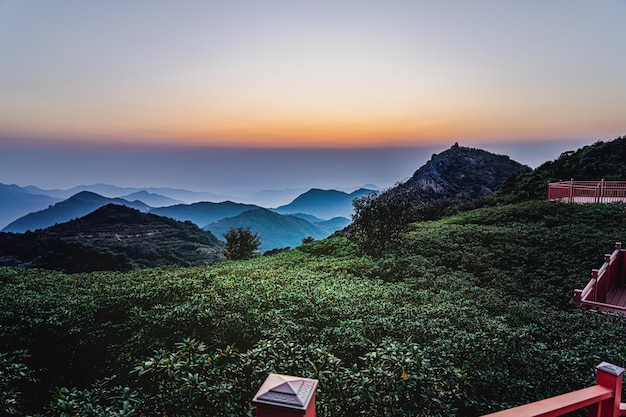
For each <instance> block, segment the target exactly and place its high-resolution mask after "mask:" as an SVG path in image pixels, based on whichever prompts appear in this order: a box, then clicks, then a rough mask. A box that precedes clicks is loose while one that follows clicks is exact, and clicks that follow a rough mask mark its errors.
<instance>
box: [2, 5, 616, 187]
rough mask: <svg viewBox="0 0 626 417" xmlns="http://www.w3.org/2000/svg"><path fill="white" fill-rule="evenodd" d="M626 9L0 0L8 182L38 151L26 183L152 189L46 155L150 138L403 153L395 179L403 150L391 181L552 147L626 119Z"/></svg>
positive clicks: (172, 144) (224, 146)
mask: <svg viewBox="0 0 626 417" xmlns="http://www.w3.org/2000/svg"><path fill="white" fill-rule="evenodd" d="M625 21H626V1H623V0H599V1H590V0H580V1H579V0H561V1H556V0H555V1H551V0H541V1H539V0H535V1H533V0H529V1H502V0H492V1H485V0H474V1H445V0H431V1H422V0H407V1H399V0H396V1H381V0H379V1H368V0H344V1H338V0H333V1H325V0H316V1H298V0H290V1H287V0H285V1H274V0H263V1H253V0H249V1H243V0H224V1H209V0H207V1H185V0H183V1H158V0H149V1H148V0H146V1H141V0H134V1H115V0H113V1H97V2H96V1H82V0H76V1H68V0H55V1H34V0H0V182H3V183H8V182H15V183H18V184H21V185H26V182H28V183H33V182H36V181H37V178H38V177H37V176H36V175H35V174H36V173H35V172H32V170H34V169H36V168H35V167H36V166H45V164H46V163H47V164H48V165H50V168H47V169H49V170H51V171H48V172H44V171H43V170H42V172H41V173H40V174H41V175H40V177H39V178H40V182H41V184H34V185H40V186H53V183H55V181H53V180H52V178H55V179H57V181H56V183H59V184H58V185H57V186H61V183H62V184H67V185H68V186H72V185H76V184H79V183H87V182H89V181H90V180H93V181H102V182H106V181H107V180H108V178H110V180H109V182H113V181H115V180H120V179H124V178H126V179H128V175H129V173H131V172H134V173H135V174H136V175H139V177H134V179H135V182H137V183H138V182H141V181H144V182H143V183H142V184H144V185H146V186H153V185H159V184H153V183H147V182H150V177H149V176H148V175H147V174H146V175H145V176H142V174H140V173H141V171H142V170H141V169H138V168H140V167H143V168H145V171H146V172H152V171H151V170H153V169H154V168H155V167H152V166H151V165H150V164H149V162H147V161H148V159H146V160H145V161H144V160H143V159H140V160H137V164H144V165H140V166H138V165H135V166H134V168H135V171H131V170H127V171H124V172H126V174H125V175H126V176H124V175H122V174H121V173H120V174H119V175H117V176H116V175H112V172H109V177H107V176H106V169H105V167H104V166H103V167H99V168H98V169H101V170H104V171H102V173H101V174H100V175H96V171H94V170H95V169H96V165H91V168H92V169H90V164H89V163H88V164H87V166H86V167H84V168H83V169H82V170H78V171H74V178H67V173H66V172H65V171H64V170H63V172H61V171H59V172H58V174H57V173H56V172H55V171H54V165H53V164H52V163H51V162H50V161H49V160H48V161H47V162H46V161H45V157H46V155H48V156H50V155H57V156H56V158H57V159H58V158H61V155H67V158H69V159H68V160H69V162H68V163H70V164H71V163H72V159H71V158H70V157H69V155H73V156H72V158H78V159H80V158H83V159H84V160H90V158H91V159H93V160H96V159H97V158H98V157H104V156H103V155H106V157H107V158H111V159H110V161H114V162H115V161H116V158H117V157H118V156H120V155H121V154H122V153H126V154H127V155H128V152H130V154H132V153H133V152H135V153H137V155H141V154H142V153H141V152H142V150H150V152H152V153H154V154H156V153H158V154H159V155H168V154H169V155H178V156H177V157H176V158H177V160H176V161H174V160H172V161H171V163H172V164H178V165H175V166H179V167H180V172H179V174H180V176H181V178H183V176H182V174H183V173H184V169H185V167H191V165H192V161H191V160H189V161H187V162H186V160H185V156H184V155H196V156H198V155H213V158H214V159H215V161H214V162H213V165H212V166H214V167H216V169H217V167H218V165H219V163H226V162H227V161H226V160H225V159H224V158H226V156H224V155H231V156H230V158H231V159H229V160H228V163H229V164H230V165H228V164H227V166H231V168H232V166H233V164H235V165H236V163H237V161H238V160H243V159H240V158H239V157H237V156H236V155H237V152H235V151H236V150H237V149H239V150H241V152H242V154H241V155H244V154H246V155H248V156H247V157H250V158H253V156H250V155H254V154H255V153H254V152H257V151H258V152H257V153H256V155H258V157H259V158H261V157H264V158H268V159H267V165H268V166H269V167H270V168H271V167H273V168H274V169H276V172H277V173H278V172H280V169H281V167H280V164H281V162H280V161H282V159H280V158H279V155H290V157H289V158H290V160H291V163H292V164H293V161H294V160H295V161H299V163H307V164H309V163H310V164H315V161H314V160H313V159H311V158H312V156H311V157H309V159H307V158H304V157H303V156H302V153H308V154H309V155H314V154H316V152H317V153H319V154H320V155H325V156H323V157H322V161H323V160H326V161H327V158H328V156H329V155H331V154H332V150H333V149H334V150H337V152H339V153H340V154H341V155H343V156H344V157H346V158H349V157H350V152H348V150H354V153H355V157H357V155H365V154H367V152H366V150H368V149H369V150H371V151H372V152H374V151H376V152H381V150H385V152H388V153H393V152H395V153H393V154H394V155H398V156H394V157H392V158H391V161H389V162H385V161H383V160H381V161H379V163H380V164H381V165H385V164H388V165H389V169H390V171H385V172H387V174H388V175H389V176H391V175H398V174H399V172H398V173H396V172H395V171H394V169H399V166H398V164H399V163H400V162H399V160H398V159H397V158H399V157H400V156H404V157H405V158H409V157H410V156H411V155H413V158H414V159H413V160H412V161H409V160H408V159H407V160H403V162H402V164H406V168H405V167H404V165H402V169H406V170H407V172H406V173H405V175H401V176H400V177H397V178H396V180H400V179H401V178H402V177H404V176H406V175H410V174H412V172H413V171H414V170H415V169H416V168H418V167H419V165H421V163H423V162H424V160H423V159H424V158H426V159H428V157H429V154H428V155H426V154H423V152H422V153H420V152H419V151H418V150H419V149H425V147H426V148H427V149H428V151H429V152H431V153H432V150H433V149H434V150H436V151H441V150H444V149H446V148H448V147H449V146H451V145H452V144H453V143H454V142H455V141H459V142H460V144H461V145H466V146H480V147H483V148H486V149H487V150H490V147H492V148H494V149H495V150H503V151H506V149H511V150H512V151H511V154H510V155H511V157H513V158H514V159H516V160H519V161H520V162H522V163H529V164H530V163H531V162H530V160H528V161H524V160H522V159H523V157H521V156H520V157H519V158H516V155H514V154H512V153H513V152H517V151H514V150H518V151H521V152H522V151H525V152H526V153H527V154H528V152H529V147H531V146H537V148H536V149H537V150H538V151H537V152H539V150H540V149H547V148H546V146H548V145H549V146H550V149H553V151H552V153H546V155H545V158H544V160H549V159H554V158H555V157H557V156H558V154H559V153H560V152H559V147H561V148H562V149H561V150H562V151H564V150H568V149H569V148H571V147H572V144H590V143H593V142H595V141H596V140H600V139H601V140H611V139H614V138H616V137H618V136H621V135H623V134H625V133H626V105H625V104H626V25H625V24H624V22H625ZM525 145H526V146H525ZM540 145H541V146H543V147H541V146H540ZM507 147H508V148H507ZM268 148H269V150H268ZM285 148H288V149H285ZM294 148H295V149H294ZM312 149H313V150H316V151H315V152H311V150H312ZM393 149H395V150H396V151H393ZM407 149H413V150H415V151H414V153H413V154H411V152H408V151H406V150H407ZM272 150H276V152H275V153H273V152H272ZM298 150H300V152H299V153H298V152H297V151H298ZM81 152H82V153H81ZM116 152H117V153H116ZM503 153H504V152H503ZM296 154H299V155H300V156H295V155H296ZM418 154H419V155H420V156H419V157H417V156H416V155H418ZM3 155H4V156H3ZM28 155H29V156H28ZM81 155H82V156H81ZM215 155H219V156H215ZM368 155H369V154H368ZM519 155H522V153H520V154H519ZM534 156H535V159H536V158H537V157H538V158H541V156H539V155H534ZM19 158H25V159H24V160H20V159H19ZM160 158H165V156H163V157H160ZM176 158H175V159H176ZM298 158H300V159H298ZM324 158H326V159H324ZM368 158H371V155H370V156H368ZM394 158H395V159H394ZM420 158H421V159H420ZM78 159H76V160H78ZM157 159H158V158H157ZM192 159H193V158H192ZM244 159H245V158H244ZM165 160H167V158H165V159H163V161H165ZM194 160H195V159H194ZM205 161H206V160H205ZM118 162H119V161H118ZM533 162H536V161H533ZM193 163H195V162H193ZM198 163H199V162H198ZM37 164H39V165H37ZM42 164H43V165H42ZM355 164H356V162H355ZM103 165H104V164H103ZM113 165H121V164H120V163H115V164H113ZM261 165H263V164H261ZM9 166H10V168H9ZM109 166H111V165H109ZM160 166H161V167H162V166H163V162H161V163H160ZM173 166H174V165H173ZM3 167H4V168H3ZM20 167H21V169H22V170H23V171H20ZM27 168H28V169H30V170H31V172H26V170H27ZM239 168H240V169H242V168H241V167H239ZM285 169H287V168H285ZM325 169H329V166H326V167H325ZM379 169H380V171H383V167H382V166H381V167H380V168H379ZM173 171H176V172H178V171H177V170H173ZM222 172H223V171H222ZM364 173H367V170H364ZM372 174H373V172H372ZM195 175H197V176H198V175H199V176H206V177H209V176H211V175H215V172H211V171H207V168H206V167H205V170H204V171H198V172H195ZM257 175H259V173H257ZM312 175H313V174H312ZM379 178H380V177H379ZM346 181H347V180H346ZM350 181H353V179H350ZM354 181H356V179H354ZM376 181H377V178H363V179H362V181H361V182H362V183H367V182H376ZM380 181H389V179H384V180H383V179H382V178H381V180H380ZM127 182H128V181H127ZM133 185H140V184H133ZM183 185H184V184H180V186H183ZM206 185H207V186H208V185H211V184H210V183H207V184H206ZM268 185H271V186H273V187H291V186H296V185H294V184H292V183H288V182H285V183H284V184H279V183H275V184H274V183H273V184H269V181H268ZM312 185H313V184H312ZM338 185H341V184H338ZM354 185H357V184H354ZM381 185H383V186H389V185H391V184H381ZM200 186H202V185H201V184H194V185H193V187H195V188H198V187H200Z"/></svg>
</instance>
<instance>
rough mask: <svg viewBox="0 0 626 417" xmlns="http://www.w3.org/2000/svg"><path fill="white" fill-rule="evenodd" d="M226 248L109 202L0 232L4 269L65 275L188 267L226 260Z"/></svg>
mask: <svg viewBox="0 0 626 417" xmlns="http://www.w3.org/2000/svg"><path fill="white" fill-rule="evenodd" d="M81 194H82V195H84V194H83V193H79V195H81ZM222 247H223V244H222V243H221V242H220V241H219V240H218V239H217V238H216V237H215V236H214V235H213V234H211V233H210V232H207V231H204V230H202V229H200V228H198V227H197V226H196V225H194V224H192V223H191V222H179V221H176V220H173V219H169V218H166V217H162V216H157V215H154V214H148V213H142V212H140V211H139V210H136V209H133V208H130V207H126V206H122V205H116V204H107V205H105V206H103V207H100V208H98V209H96V210H95V211H93V212H91V213H90V214H88V215H86V216H84V217H81V218H79V219H75V220H71V221H69V222H65V223H61V224H58V225H55V226H51V227H48V228H45V229H41V230H37V231H35V232H32V233H26V234H15V233H0V265H10V266H19V267H39V268H48V269H59V270H63V271H66V272H85V271H96V270H122V271H123V270H128V269H131V268H134V267H137V266H140V267H155V266H160V265H183V266H188V265H198V264H202V263H206V262H216V261H219V260H223V259H224V258H223V256H222V254H221V251H222Z"/></svg>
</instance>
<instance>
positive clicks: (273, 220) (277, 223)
mask: <svg viewBox="0 0 626 417" xmlns="http://www.w3.org/2000/svg"><path fill="white" fill-rule="evenodd" d="M238 227H249V228H250V229H251V230H252V231H253V232H256V233H258V234H259V235H260V237H261V249H262V250H264V251H267V250H270V249H276V248H284V247H288V246H289V247H294V246H299V245H300V244H301V243H302V239H303V238H305V237H308V236H311V237H313V238H314V239H322V238H325V237H327V236H328V235H329V234H330V233H327V232H325V231H324V230H322V229H320V228H319V227H317V226H315V225H314V224H312V223H310V222H308V221H307V220H304V219H302V218H299V217H296V216H290V215H282V214H279V213H275V212H273V211H271V210H268V209H264V208H257V209H255V210H248V211H246V212H243V213H241V214H239V215H238V216H235V217H229V218H225V219H222V220H219V221H217V222H214V223H211V224H208V225H206V226H205V227H204V229H205V230H209V231H211V232H212V233H213V234H214V235H216V236H220V237H221V236H222V234H223V233H224V232H226V231H228V230H229V229H231V228H238Z"/></svg>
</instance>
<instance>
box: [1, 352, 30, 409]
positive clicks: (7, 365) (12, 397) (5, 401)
mask: <svg viewBox="0 0 626 417" xmlns="http://www.w3.org/2000/svg"><path fill="white" fill-rule="evenodd" d="M27 357H28V354H27V353H26V352H25V351H23V350H18V351H15V352H12V353H0V413H1V414H9V415H13V414H21V413H20V410H21V399H22V390H23V389H24V388H25V387H27V383H28V382H34V379H33V378H32V373H33V372H32V370H30V369H29V368H28V366H27V365H26V364H24V363H23V362H24V360H25V359H26V358H27Z"/></svg>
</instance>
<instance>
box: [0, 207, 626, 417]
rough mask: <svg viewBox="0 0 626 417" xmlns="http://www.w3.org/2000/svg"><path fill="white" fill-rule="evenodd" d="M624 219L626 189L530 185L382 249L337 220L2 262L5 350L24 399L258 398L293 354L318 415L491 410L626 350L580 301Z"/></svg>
mask: <svg viewBox="0 0 626 417" xmlns="http://www.w3.org/2000/svg"><path fill="white" fill-rule="evenodd" d="M625 232H626V226H625V224H624V206H623V205H621V204H611V205H596V204H591V205H573V204H572V205H567V204H560V203H550V202H526V203H521V204H515V205H507V206H502V207H494V208H483V209H478V210H472V211H468V212H466V213H462V214H459V215H456V216H452V217H448V218H445V219H441V220H437V221H424V222H421V223H415V224H413V225H412V226H411V228H410V231H409V232H408V233H407V235H406V236H405V246H404V249H403V251H401V252H387V253H385V254H383V255H382V256H380V257H376V258H373V257H369V256H365V255H359V254H358V252H357V248H356V246H355V245H354V244H353V243H351V242H349V241H348V240H346V239H345V238H344V237H335V238H331V239H327V240H324V241H319V242H314V243H311V244H306V245H303V246H301V247H299V248H297V249H295V250H292V251H289V252H283V253H280V254H278V255H275V256H271V257H260V258H256V259H253V260H249V261H241V262H224V263H221V264H216V265H207V266H199V267H190V268H160V269H148V270H135V271H131V272H128V273H114V272H106V273H105V272H101V273H91V274H74V275H66V274H62V273H58V272H49V271H42V270H27V271H17V270H14V269H10V268H4V269H0V283H1V285H2V291H1V292H0V304H1V305H3V309H2V310H1V311H0V345H1V346H3V349H4V350H5V352H7V353H6V355H3V356H2V357H1V358H0V360H2V365H4V366H5V367H6V369H21V372H17V371H15V372H13V373H11V372H9V373H7V374H6V375H7V376H6V377H5V378H4V379H2V380H0V384H3V386H0V392H4V393H6V394H5V396H10V397H11V398H13V399H14V400H15V404H16V405H15V407H16V408H17V409H18V410H19V412H22V413H26V412H30V413H34V412H39V413H42V414H44V415H60V414H62V413H67V414H66V415H118V416H121V415H130V414H131V413H132V412H134V413H135V415H145V416H153V415H165V414H167V415H207V416H208V415H220V416H252V415H253V410H252V409H251V405H250V403H249V401H250V399H251V398H252V396H253V395H254V393H255V392H256V390H257V389H258V388H259V386H260V384H261V382H262V381H263V380H264V379H265V377H266V376H267V374H268V373H269V372H279V373H285V374H292V375H300V376H304V377H313V378H316V379H319V380H320V385H319V389H318V415H320V416H328V417H331V416H332V417H340V416H435V415H445V416H478V415H481V414H483V413H487V412H490V411H494V410H498V409H502V408H504V407H508V406H511V405H516V404H521V403H525V402H528V401H534V400H536V399H539V398H542V397H547V396H551V395H555V394H559V393H563V392H566V391H570V390H573V389H577V388H581V387H583V386H586V385H588V384H591V383H593V380H594V367H595V366H596V365H597V364H598V363H599V362H601V361H608V362H611V363H615V364H619V365H623V364H624V363H626V338H624V330H625V325H624V322H623V321H621V320H607V319H606V318H605V317H602V316H599V315H596V314H593V313H589V312H584V311H580V310H577V309H575V308H574V306H573V303H572V301H571V297H572V290H573V289H574V288H580V287H581V286H583V285H585V284H586V281H587V280H588V277H589V272H590V269H591V268H595V267H598V266H599V265H601V263H602V261H603V254H604V253H606V252H608V251H610V250H611V248H612V246H613V243H614V242H615V241H619V240H621V239H622V238H623V237H624V235H625ZM20 352H24V353H20ZM11 364H12V365H15V366H13V367H10V366H9V365H11ZM25 366H27V369H28V370H30V373H29V372H28V370H27V369H26V368H24V367H25ZM16 367H17V368H16ZM31 378H35V379H36V380H35V381H32V380H31ZM55 387H58V388H55ZM18 392H21V395H18ZM88 410H91V411H88Z"/></svg>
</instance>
